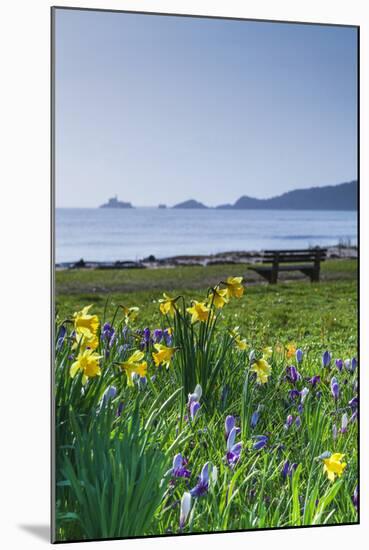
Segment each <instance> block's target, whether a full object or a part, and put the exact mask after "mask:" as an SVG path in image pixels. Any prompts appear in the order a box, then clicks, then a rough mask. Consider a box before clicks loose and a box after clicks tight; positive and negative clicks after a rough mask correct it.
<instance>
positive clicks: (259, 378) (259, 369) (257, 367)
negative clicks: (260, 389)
mask: <svg viewBox="0 0 369 550" xmlns="http://www.w3.org/2000/svg"><path fill="white" fill-rule="evenodd" d="M251 370H252V372H255V373H256V382H257V383H258V384H266V383H267V382H268V377H269V376H270V373H271V372H272V367H271V366H270V365H269V363H267V362H266V361H265V359H259V360H258V361H256V362H255V363H253V365H252V367H251Z"/></svg>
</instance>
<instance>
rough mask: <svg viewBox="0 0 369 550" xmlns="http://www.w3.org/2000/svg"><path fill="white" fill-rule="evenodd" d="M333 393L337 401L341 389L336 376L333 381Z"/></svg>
mask: <svg viewBox="0 0 369 550" xmlns="http://www.w3.org/2000/svg"><path fill="white" fill-rule="evenodd" d="M331 393H332V395H333V397H334V399H335V400H336V401H337V399H338V397H339V394H340V387H339V384H338V380H337V378H336V377H335V376H333V378H332V380H331Z"/></svg>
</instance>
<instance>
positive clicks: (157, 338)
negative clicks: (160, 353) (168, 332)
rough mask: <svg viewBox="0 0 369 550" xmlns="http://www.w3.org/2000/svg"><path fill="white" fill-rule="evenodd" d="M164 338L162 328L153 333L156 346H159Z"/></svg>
mask: <svg viewBox="0 0 369 550" xmlns="http://www.w3.org/2000/svg"><path fill="white" fill-rule="evenodd" d="M162 338H163V331H162V330H161V329H160V328H156V329H155V330H154V331H153V333H152V339H153V341H154V343H155V344H159V342H160V341H161V339H162Z"/></svg>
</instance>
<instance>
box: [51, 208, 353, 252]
mask: <svg viewBox="0 0 369 550" xmlns="http://www.w3.org/2000/svg"><path fill="white" fill-rule="evenodd" d="M356 223H357V214H356V212H351V211H350V212H349V211H347V212H332V211H320V212H318V211H308V210H304V211H291V210H288V211H287V210H286V211H285V210H278V211H275V210H233V211H230V210H172V209H167V210H159V209H158V208H136V209H132V210H124V209H123V210H105V209H92V208H91V209H87V208H86V209H79V208H58V209H57V210H56V261H57V262H68V261H76V260H79V259H80V258H83V259H84V260H88V261H115V260H137V259H142V258H144V257H145V256H149V255H150V254H153V255H154V256H156V257H157V258H165V257H168V256H175V255H178V254H213V253H216V252H225V251H230V250H233V251H235V250H262V249H266V248H305V247H308V246H310V245H321V246H326V245H334V244H337V243H338V242H339V241H340V240H345V241H346V240H348V239H350V240H351V243H352V244H356V242H357V235H356Z"/></svg>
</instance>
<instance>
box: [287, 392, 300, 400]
mask: <svg viewBox="0 0 369 550" xmlns="http://www.w3.org/2000/svg"><path fill="white" fill-rule="evenodd" d="M288 395H289V398H290V399H292V400H295V399H296V398H297V397H300V392H299V390H290V391H289V392H288Z"/></svg>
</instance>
